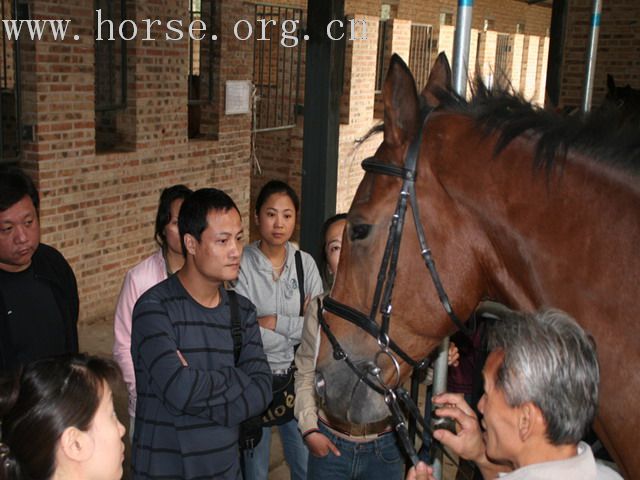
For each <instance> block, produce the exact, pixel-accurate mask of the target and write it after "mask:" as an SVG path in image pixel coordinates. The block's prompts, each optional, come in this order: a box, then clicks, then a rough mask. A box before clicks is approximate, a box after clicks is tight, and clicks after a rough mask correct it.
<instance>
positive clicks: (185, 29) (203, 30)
mask: <svg viewBox="0 0 640 480" xmlns="http://www.w3.org/2000/svg"><path fill="white" fill-rule="evenodd" d="M95 12H96V17H95V18H96V25H97V27H98V28H97V29H96V36H95V40H96V41H114V40H125V41H131V40H134V39H136V38H141V39H142V41H155V40H163V39H164V40H168V41H180V40H183V39H185V38H188V39H191V40H194V41H202V40H205V39H207V38H209V39H211V40H213V41H216V40H218V39H219V38H220V36H221V33H220V32H213V31H212V30H211V29H210V28H209V26H208V25H207V24H206V22H205V21H204V20H200V19H196V20H192V21H191V22H189V23H188V24H185V22H184V21H183V20H182V19H171V20H168V21H166V22H162V20H159V19H150V18H145V19H143V20H141V21H139V22H135V21H133V20H129V19H125V20H122V21H119V22H114V21H113V20H110V19H108V18H104V16H103V15H102V10H101V9H98V10H96V11H95ZM2 24H3V30H4V32H5V35H6V36H7V38H8V39H9V40H18V39H20V38H27V39H30V40H49V39H53V40H58V41H62V40H65V39H69V38H73V40H75V41H78V40H80V35H78V34H72V31H71V30H72V28H71V27H72V21H71V20H60V19H56V20H54V19H37V20H31V19H27V20H24V19H23V20H4V19H3V20H2ZM301 28H302V26H301V25H300V20H294V19H287V20H283V21H281V22H278V21H276V20H274V19H266V18H259V19H256V20H255V21H254V22H252V21H250V20H246V19H240V20H238V21H236V22H235V23H234V25H233V28H232V29H231V31H230V32H227V33H228V34H230V35H233V38H235V39H236V40H240V41H247V40H251V39H255V40H258V41H269V40H272V37H273V35H274V34H276V35H279V38H280V44H281V45H282V46H283V47H296V46H298V44H299V43H300V40H304V41H308V40H310V36H309V35H308V34H307V33H304V34H303V35H300V34H301V33H303V32H301ZM278 31H279V33H276V32H278ZM324 33H325V34H326V36H327V37H328V38H329V39H330V40H334V41H337V40H344V39H346V40H350V41H356V40H367V21H366V20H365V19H350V20H348V21H346V22H344V21H342V20H340V19H335V20H332V21H330V22H329V23H328V24H327V26H326V29H325V32H324Z"/></svg>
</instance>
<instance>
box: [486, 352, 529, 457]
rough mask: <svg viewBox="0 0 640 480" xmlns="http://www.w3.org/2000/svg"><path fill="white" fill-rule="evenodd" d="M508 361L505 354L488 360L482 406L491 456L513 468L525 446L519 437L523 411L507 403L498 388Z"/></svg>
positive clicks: (499, 353) (497, 354)
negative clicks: (502, 366) (503, 363)
mask: <svg viewBox="0 0 640 480" xmlns="http://www.w3.org/2000/svg"><path fill="white" fill-rule="evenodd" d="M503 360H504V352H503V351H501V350H497V351H493V352H491V353H490V354H489V356H488V357H487V362H486V363H485V366H484V370H483V371H482V375H483V376H484V395H483V396H482V398H481V399H480V402H479V403H478V410H479V411H480V413H482V415H483V418H482V427H483V428H484V430H485V432H484V441H485V444H486V446H487V456H488V457H489V458H491V459H492V460H494V461H499V462H508V463H511V464H513V463H514V461H515V459H516V454H517V452H518V449H519V447H520V446H521V443H520V437H519V434H518V422H519V417H520V411H519V408H518V407H511V406H510V405H509V404H508V403H507V399H506V398H505V394H504V391H503V390H502V389H501V388H500V387H498V386H497V385H496V375H497V372H498V369H499V368H500V366H501V365H502V361H503Z"/></svg>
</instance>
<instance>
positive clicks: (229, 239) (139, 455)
mask: <svg viewBox="0 0 640 480" xmlns="http://www.w3.org/2000/svg"><path fill="white" fill-rule="evenodd" d="M178 228H179V231H180V238H181V240H182V246H183V252H184V254H185V259H186V260H185V264H184V267H183V268H182V269H181V270H180V271H178V272H177V273H176V274H175V275H173V276H170V277H169V278H168V279H167V280H165V281H163V282H161V283H159V284H158V285H156V286H155V287H153V288H151V289H150V290H148V291H147V292H146V293H145V294H144V295H142V297H140V299H139V300H138V302H137V303H136V306H135V308H134V311H133V327H132V337H131V354H132V357H133V363H134V367H135V371H136V390H137V394H138V402H137V406H136V420H135V432H134V437H133V459H132V463H133V466H132V469H133V478H134V479H150V478H162V479H185V480H195V479H214V478H215V479H240V478H242V476H241V473H240V463H239V453H238V425H239V424H240V422H242V421H243V420H245V419H247V418H249V417H251V416H254V415H257V414H260V413H261V412H262V411H264V410H265V409H266V407H267V406H268V405H269V402H270V401H271V371H270V369H269V365H268V364H267V361H266V357H265V355H264V352H263V350H262V341H261V338H260V331H259V327H258V323H257V322H256V311H255V307H254V306H253V304H252V303H251V302H250V301H249V300H247V299H246V298H244V297H242V296H240V295H237V294H236V298H237V303H238V313H239V318H240V322H241V326H242V349H241V352H240V356H239V358H238V361H237V363H236V361H235V358H234V342H233V337H232V334H231V308H230V303H229V302H230V294H229V293H228V292H227V291H226V290H225V289H224V288H223V282H225V281H230V280H234V279H235V278H236V277H237V276H238V270H239V267H240V257H241V254H242V242H243V239H242V236H243V229H242V222H241V220H240V213H239V211H238V208H237V207H236V205H235V203H234V202H233V200H232V199H231V198H230V197H229V196H228V195H227V194H226V193H224V192H222V191H220V190H217V189H213V188H207V189H201V190H198V191H196V192H194V193H193V194H192V195H191V196H190V197H189V198H187V199H186V200H185V201H184V203H183V205H182V208H181V209H180V215H179V218H178Z"/></svg>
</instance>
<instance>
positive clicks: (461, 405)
mask: <svg viewBox="0 0 640 480" xmlns="http://www.w3.org/2000/svg"><path fill="white" fill-rule="evenodd" d="M433 403H434V404H435V405H436V406H438V405H442V406H441V407H439V408H436V411H435V413H436V415H437V416H439V417H448V418H451V419H453V420H454V421H455V422H456V433H455V434H454V433H451V432H450V431H448V430H443V429H438V430H436V431H434V432H433V438H435V439H436V440H438V441H440V442H441V443H442V444H443V445H445V446H447V447H449V448H450V449H451V450H452V451H453V452H454V453H455V454H456V455H458V456H460V457H462V458H464V459H466V460H471V461H473V462H476V463H480V462H485V461H486V454H485V450H486V448H485V444H484V439H483V438H482V429H481V428H480V422H479V421H478V417H477V416H476V413H475V412H474V411H473V409H472V408H471V407H470V406H469V404H468V403H467V402H466V401H465V400H464V397H463V396H462V394H457V393H442V394H440V395H434V397H433Z"/></svg>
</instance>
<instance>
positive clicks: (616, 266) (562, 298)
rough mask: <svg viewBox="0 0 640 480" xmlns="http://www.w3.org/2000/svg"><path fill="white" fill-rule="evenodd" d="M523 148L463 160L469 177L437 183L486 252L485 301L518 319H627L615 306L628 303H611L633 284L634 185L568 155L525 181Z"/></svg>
mask: <svg viewBox="0 0 640 480" xmlns="http://www.w3.org/2000/svg"><path fill="white" fill-rule="evenodd" d="M524 143H526V142H525V141H524V140H521V141H520V140H519V141H517V142H515V144H514V145H512V146H510V147H509V148H507V149H506V150H505V151H504V152H503V153H502V154H501V155H499V156H498V157H497V158H493V159H487V158H485V159H484V161H482V160H480V159H478V158H475V159H470V160H469V162H470V163H471V164H474V166H473V167H472V168H471V169H470V168H469V165H466V166H465V171H459V172H455V173H454V172H451V173H453V175H448V176H447V179H446V180H444V181H443V183H445V188H446V189H447V190H448V194H449V195H451V196H452V197H454V198H455V199H456V201H457V202H458V203H459V204H462V205H463V206H464V208H465V209H467V210H468V211H469V212H471V216H473V217H475V218H476V219H477V222H478V223H479V225H480V228H481V229H482V230H483V232H484V234H485V235H486V236H487V238H488V240H489V241H488V242H487V243H488V245H491V246H492V248H489V249H488V250H489V251H487V252H485V254H486V256H485V258H484V259H483V261H485V262H486V263H487V268H486V269H485V271H487V272H488V275H490V276H492V278H491V284H492V288H493V289H495V290H496V291H495V292H487V293H489V294H491V293H493V294H496V296H499V297H502V298H503V299H504V300H505V301H507V302H509V303H510V304H512V305H514V306H518V307H521V308H527V309H530V308H534V307H538V306H541V305H547V306H555V307H558V308H562V309H566V310H569V311H572V312H574V314H575V315H578V314H579V313H581V312H582V311H584V310H585V309H593V308H594V305H596V307H595V308H597V309H600V310H601V313H602V314H606V315H610V316H615V317H621V316H627V315H628V314H629V312H626V313H623V312H621V309H622V308H623V305H624V306H625V308H627V309H628V308H629V304H630V303H632V304H637V302H635V301H633V302H622V301H620V300H621V297H629V298H630V297H631V296H634V295H635V294H636V293H637V287H636V285H638V283H640V278H639V276H640V274H639V273H638V272H640V260H639V259H640V257H639V256H638V255H636V254H635V252H636V251H637V244H636V242H637V239H638V238H640V222H639V221H638V220H639V219H638V206H639V205H640V190H639V189H638V187H637V183H638V182H637V181H636V179H635V178H631V177H630V176H629V175H627V174H625V173H623V172H618V171H615V170H612V169H611V168H610V167H607V166H605V165H603V164H598V163H594V162H593V161H590V160H589V159H587V158H584V157H580V156H578V155H576V154H570V156H569V158H568V159H567V162H566V163H565V165H564V167H563V168H560V167H556V169H555V170H554V171H553V172H551V173H550V175H549V176H547V175H546V174H545V172H544V171H539V172H533V167H532V160H531V150H532V148H531V147H529V149H528V150H527V148H525V149H524V150H522V147H523V146H525V147H526V145H523V144H524ZM470 176H471V180H470ZM634 181H635V183H634ZM634 308H636V309H637V307H634ZM591 313H593V312H591ZM639 314H640V312H639Z"/></svg>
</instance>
